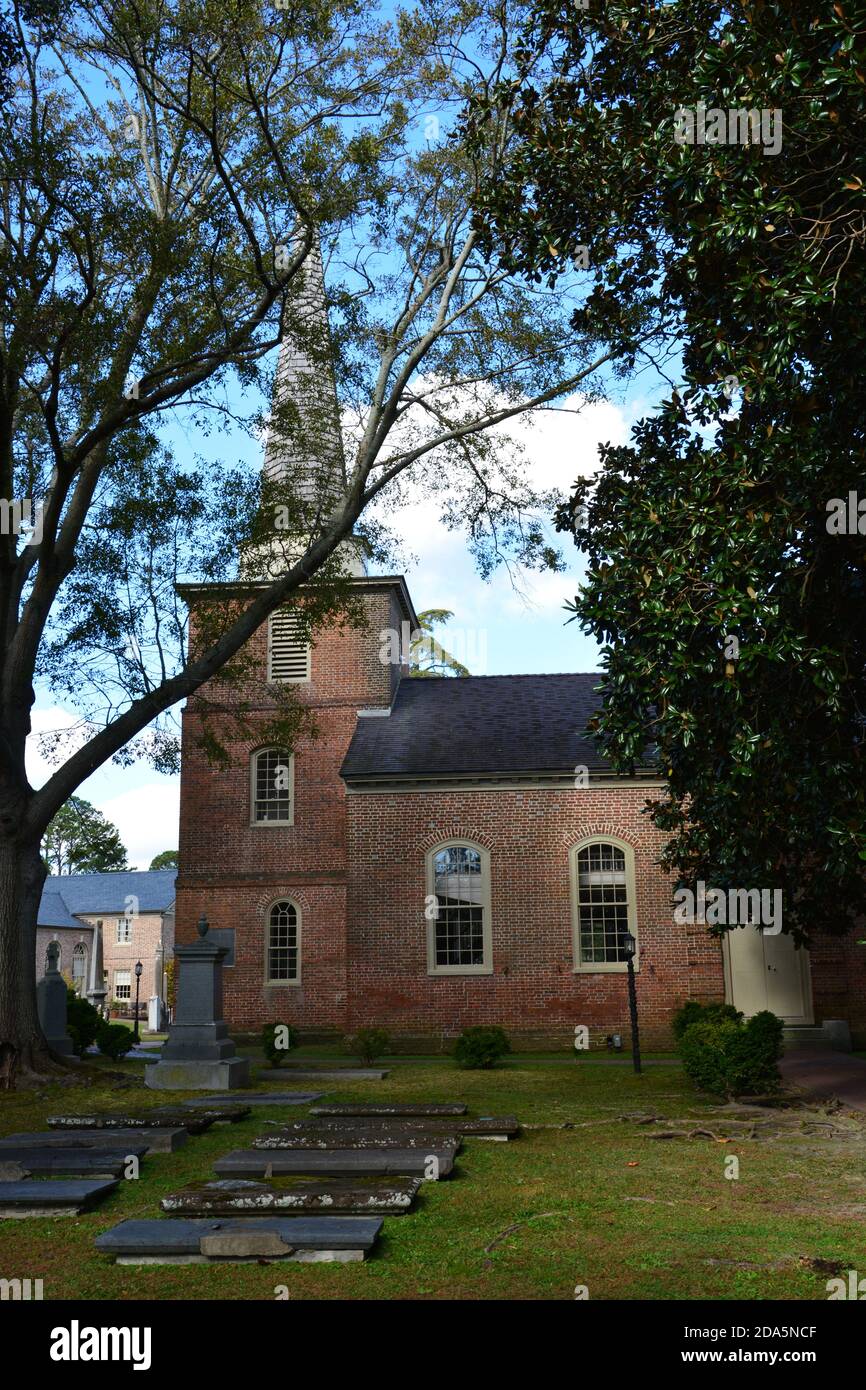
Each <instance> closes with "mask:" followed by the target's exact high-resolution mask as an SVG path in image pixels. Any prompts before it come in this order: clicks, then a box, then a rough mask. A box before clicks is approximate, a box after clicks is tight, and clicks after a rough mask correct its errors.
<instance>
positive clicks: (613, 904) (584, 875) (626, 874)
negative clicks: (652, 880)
mask: <svg viewBox="0 0 866 1390" xmlns="http://www.w3.org/2000/svg"><path fill="white" fill-rule="evenodd" d="M569 873H570V884H571V912H572V931H573V949H574V970H575V972H576V973H581V974H597V973H604V974H610V973H621V972H623V971H625V969H626V957H625V952H624V950H623V946H622V937H623V935H624V933H625V932H627V931H628V932H631V934H632V936H633V937H634V938H635V940H636V941H637V942H638V947H637V950H636V953H635V961H634V963H635V967H636V968H637V967H638V965H639V959H640V938H639V935H638V926H637V898H636V889H635V861H634V846H633V845H631V844H629V842H628V841H627V840H622V839H620V838H619V837H618V836H616V835H610V834H606V833H605V832H603V831H601V832H597V833H595V834H593V835H588V836H586V837H585V838H584V839H582V840H578V842H577V843H576V844H573V845H572V846H571V849H570V850H569Z"/></svg>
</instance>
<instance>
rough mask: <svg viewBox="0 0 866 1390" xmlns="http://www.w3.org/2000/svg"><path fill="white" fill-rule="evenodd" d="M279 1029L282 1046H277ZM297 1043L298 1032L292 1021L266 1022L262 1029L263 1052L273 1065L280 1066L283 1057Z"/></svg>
mask: <svg viewBox="0 0 866 1390" xmlns="http://www.w3.org/2000/svg"><path fill="white" fill-rule="evenodd" d="M278 1029H279V1034H280V1042H281V1044H282V1046H280V1047H277V1030H278ZM297 1045H298V1034H297V1031H296V1030H295V1029H294V1028H293V1027H292V1025H291V1024H290V1023H266V1024H265V1026H264V1028H263V1029H262V1052H263V1053H264V1054H265V1056H266V1057H267V1059H268V1061H269V1062H270V1064H271V1066H272V1067H278V1066H279V1065H280V1063H281V1062H282V1060H283V1058H284V1057H285V1056H286V1055H287V1054H288V1053H289V1052H291V1050H292V1048H293V1047H297Z"/></svg>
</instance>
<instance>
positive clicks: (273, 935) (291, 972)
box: [265, 898, 301, 985]
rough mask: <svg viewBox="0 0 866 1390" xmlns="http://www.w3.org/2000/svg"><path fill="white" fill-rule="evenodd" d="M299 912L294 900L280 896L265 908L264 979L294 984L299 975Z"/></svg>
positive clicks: (275, 982) (271, 981)
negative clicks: (265, 949)
mask: <svg viewBox="0 0 866 1390" xmlns="http://www.w3.org/2000/svg"><path fill="white" fill-rule="evenodd" d="M300 956H301V924H300V914H299V913H298V909H297V908H296V907H295V904H294V903H293V902H289V900H288V898H281V899H280V901H279V902H275V903H273V904H272V905H271V907H270V908H269V909H268V914H267V954H266V960H265V983H266V984H269V985H296V984H298V982H299V981H300V978H301V959H300Z"/></svg>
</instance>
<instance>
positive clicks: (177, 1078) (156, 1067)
mask: <svg viewBox="0 0 866 1390" xmlns="http://www.w3.org/2000/svg"><path fill="white" fill-rule="evenodd" d="M198 933H199V938H200V939H199V940H198V941H196V942H193V943H192V945H184V946H175V948H174V954H175V957H176V959H177V962H178V968H179V979H178V986H177V1008H176V1010H175V1017H174V1022H173V1023H172V1024H171V1027H170V1028H169V1030H168V1041H167V1042H166V1043H164V1044H163V1047H162V1050H161V1051H160V1054H159V1061H158V1062H152V1063H151V1064H150V1065H149V1066H147V1067H145V1069H144V1080H145V1084H146V1085H148V1086H151V1087H153V1088H154V1089H155V1090H158V1091H232V1090H235V1089H236V1088H237V1087H239V1086H246V1085H248V1084H249V1080H250V1064H249V1062H248V1061H247V1059H246V1058H245V1057H238V1056H236V1055H235V1045H234V1043H233V1042H232V1040H231V1038H230V1037H229V1035H228V1025H227V1024H226V1023H225V1022H224V1021H223V1017H222V967H223V961H224V959H225V956H226V948H225V947H224V946H218V945H217V944H216V942H214V941H208V939H207V934H208V921H207V918H206V917H205V916H202V917H201V918H200V919H199V923H198Z"/></svg>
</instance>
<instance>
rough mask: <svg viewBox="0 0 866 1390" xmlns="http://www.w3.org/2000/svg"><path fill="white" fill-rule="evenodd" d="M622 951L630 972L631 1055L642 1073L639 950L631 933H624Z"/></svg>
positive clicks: (637, 1070)
mask: <svg viewBox="0 0 866 1390" xmlns="http://www.w3.org/2000/svg"><path fill="white" fill-rule="evenodd" d="M621 941H622V950H623V954H624V956H625V968H626V970H627V971H628V1011H629V1016H630V1018H631V1055H632V1060H633V1062H634V1069H635V1071H636V1072H640V1037H639V1035H638V1027H637V990H636V989H635V983H634V955H635V951H636V950H637V942H636V941H635V939H634V937H633V936H632V934H631V932H630V931H627V932H623V935H622V937H621Z"/></svg>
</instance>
